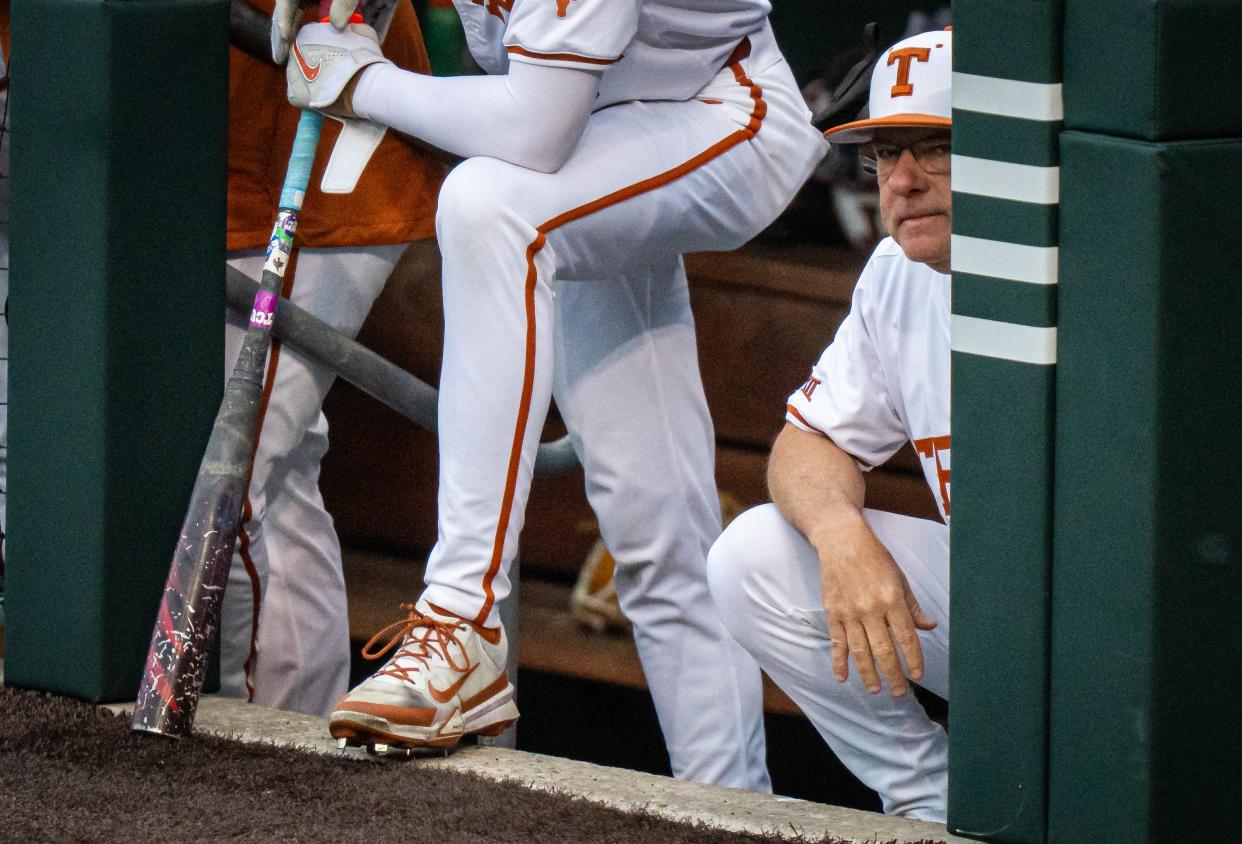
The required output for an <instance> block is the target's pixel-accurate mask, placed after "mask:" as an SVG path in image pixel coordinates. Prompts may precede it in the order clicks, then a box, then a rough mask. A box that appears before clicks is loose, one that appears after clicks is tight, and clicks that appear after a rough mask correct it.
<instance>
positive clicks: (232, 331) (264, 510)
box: [220, 244, 406, 715]
mask: <svg viewBox="0 0 1242 844" xmlns="http://www.w3.org/2000/svg"><path fill="white" fill-rule="evenodd" d="M405 247H406V244H396V245H387V246H370V247H356V248H349V249H300V250H298V259H297V265H296V268H295V271H294V276H293V289H292V291H291V293H290V300H291V301H292V302H294V303H295V304H297V305H299V306H300V307H302V308H304V309H305V310H307V311H308V312H310V313H312V314H314V315H315V316H317V317H319V318H320V319H321V320H323V321H324V322H326V323H328V324H329V325H331V326H332V327H333V328H335V329H337V330H338V331H342V332H344V333H346V334H348V335H349V336H351V337H352V336H354V335H355V334H357V333H358V330H359V329H360V328H361V327H362V323H363V321H364V320H365V319H366V316H367V314H368V313H369V312H370V310H371V305H372V303H373V302H374V301H375V298H376V297H377V296H378V295H379V293H380V291H381V290H382V289H383V287H384V283H385V282H386V281H387V280H388V276H389V275H390V274H391V273H392V269H393V267H394V266H395V265H396V263H397V260H398V259H399V258H400V257H401V254H402V253H403V252H404V251H405ZM263 261H264V250H261V249H256V250H246V251H244V252H237V253H233V254H232V255H231V256H230V261H229V263H231V264H232V265H233V266H234V267H237V268H238V269H240V270H241V271H242V272H244V273H246V274H247V275H249V276H250V277H251V278H254V279H256V280H258V278H259V277H260V276H261V275H262V271H263ZM245 329H246V320H245V319H244V318H242V317H241V316H239V315H235V314H233V313H232V312H230V313H229V317H228V322H227V325H226V328H225V346H226V350H225V351H226V354H225V360H226V361H227V369H226V373H227V372H231V371H232V367H233V364H234V362H235V361H236V360H237V355H238V352H239V351H240V350H241V343H242V339H243V337H244V335H245ZM273 365H274V366H275V367H276V369H275V375H274V377H273V376H272V375H271V373H270V372H269V374H268V378H267V383H269V384H270V385H271V391H270V398H269V399H268V404H267V411H266V413H265V414H264V417H263V425H262V428H261V430H260V434H259V443H258V449H257V451H256V452H255V461H254V471H253V474H252V475H251V480H250V487H249V491H248V497H247V507H246V510H245V512H244V513H243V522H242V531H241V534H240V536H239V537H238V549H237V551H236V553H235V554H234V557H233V565H232V567H231V569H230V571H229V585H228V588H227V589H226V590H225V595H224V607H223V610H222V619H221V625H220V626H221V631H220V657H221V685H222V688H221V691H222V692H223V693H224V694H226V695H230V696H233V697H245V698H249V699H251V700H253V701H254V702H255V703H259V704H262V705H264V706H271V707H276V708H278V709H290V710H294V711H297V712H305V713H308V714H313V715H327V714H328V713H329V712H330V711H331V709H332V705H333V704H335V703H336V702H337V701H338V700H340V698H341V697H342V696H344V694H345V692H346V691H347V690H348V683H349V620H348V616H347V607H346V602H345V580H344V576H343V575H342V572H341V548H340V544H339V542H338V541H337V537H336V531H335V529H334V528H333V524H332V517H331V516H330V515H328V513H327V511H326V510H325V509H324V506H323V499H322V498H321V497H320V494H319V463H320V460H322V458H323V455H324V454H325V453H326V452H327V449H328V423H327V419H325V418H324V415H323V412H322V410H321V407H322V405H323V400H324V397H325V396H327V394H328V389H329V388H330V387H331V386H332V382H333V381H334V380H335V378H336V375H335V373H333V372H331V371H329V370H327V369H325V368H323V367H321V366H319V365H318V364H314V363H312V362H310V361H308V360H307V359H306V358H304V357H303V356H302V355H301V354H300V353H298V352H297V351H295V350H294V349H293V348H291V347H289V346H287V345H282V346H281V348H280V350H279V352H278V353H276V354H275V355H273V356H269V359H268V368H269V370H270V369H271V367H272V366H273Z"/></svg>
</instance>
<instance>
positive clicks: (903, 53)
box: [887, 47, 931, 97]
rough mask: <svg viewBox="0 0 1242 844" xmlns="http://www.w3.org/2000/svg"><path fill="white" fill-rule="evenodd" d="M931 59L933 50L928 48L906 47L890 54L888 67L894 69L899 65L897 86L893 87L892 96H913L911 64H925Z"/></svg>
mask: <svg viewBox="0 0 1242 844" xmlns="http://www.w3.org/2000/svg"><path fill="white" fill-rule="evenodd" d="M930 58H931V49H930V48H928V47H906V48H905V49H902V50H893V52H891V53H889V54H888V63H887V66H888V67H892V66H893V63H894V62H896V63H897V84H896V85H894V86H893V90H892V92H891V94H892V96H894V97H908V96H910V95H911V94H913V93H914V85H913V84H912V83H911V82H910V63H911V62H913V61H920V62H925V61H927V60H928V59H930Z"/></svg>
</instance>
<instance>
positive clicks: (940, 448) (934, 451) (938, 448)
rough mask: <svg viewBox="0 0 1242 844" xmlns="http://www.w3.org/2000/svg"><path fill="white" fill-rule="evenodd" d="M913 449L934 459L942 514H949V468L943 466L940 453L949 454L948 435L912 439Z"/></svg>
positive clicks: (921, 455) (923, 455)
mask: <svg viewBox="0 0 1242 844" xmlns="http://www.w3.org/2000/svg"><path fill="white" fill-rule="evenodd" d="M914 450H915V451H917V452H918V453H919V456H920V457H926V458H927V459H929V460H934V461H935V463H936V477H937V478H938V479H939V480H940V503H941V504H943V505H944V514H945V515H946V516H948V515H949V469H947V468H945V466H944V464H943V462H942V461H941V459H940V456H941V455H948V454H949V437H948V436H947V435H946V436H943V437H924V438H923V439H921V440H915V441H914Z"/></svg>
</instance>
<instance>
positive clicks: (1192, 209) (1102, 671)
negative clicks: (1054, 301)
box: [955, 132, 1242, 844]
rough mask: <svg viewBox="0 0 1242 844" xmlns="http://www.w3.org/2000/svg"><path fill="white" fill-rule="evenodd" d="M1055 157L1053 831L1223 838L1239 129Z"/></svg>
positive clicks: (1067, 141)
mask: <svg viewBox="0 0 1242 844" xmlns="http://www.w3.org/2000/svg"><path fill="white" fill-rule="evenodd" d="M1062 167H1063V172H1064V180H1063V181H1064V186H1065V188H1064V196H1063V198H1062V203H1063V205H1062V214H1063V218H1064V227H1063V230H1062V235H1061V239H1062V249H1063V252H1062V274H1061V301H1060V308H1061V313H1060V320H1061V325H1060V329H1061V361H1060V364H1059V365H1058V373H1057V397H1058V407H1059V412H1058V418H1057V458H1056V507H1057V511H1056V524H1057V529H1056V559H1055V569H1054V578H1053V585H1054V604H1053V622H1054V626H1053V687H1052V746H1051V758H1052V774H1053V775H1052V778H1051V783H1050V805H1049V830H1050V834H1051V838H1052V840H1053V841H1056V842H1065V844H1070V842H1075V844H1076V842H1083V841H1091V842H1098V843H1099V844H1111V842H1116V843H1117V844H1158V842H1174V841H1236V840H1237V839H1238V831H1237V819H1236V817H1235V816H1234V814H1233V812H1232V811H1230V809H1229V807H1230V806H1232V801H1233V800H1235V799H1237V795H1238V794H1239V792H1240V791H1242V777H1240V776H1239V767H1238V759H1239V758H1242V731H1240V730H1239V729H1238V721H1239V716H1240V715H1242V705H1240V704H1239V700H1242V681H1240V680H1239V675H1238V672H1237V666H1238V665H1242V635H1240V634H1239V631H1238V620H1239V619H1242V518H1239V513H1242V473H1240V472H1239V467H1242V437H1240V436H1239V435H1238V408H1239V403H1238V387H1239V385H1240V384H1242V354H1239V352H1238V289H1239V288H1238V276H1237V261H1236V259H1235V257H1234V255H1233V254H1232V251H1231V249H1230V243H1231V242H1232V241H1233V239H1234V238H1236V225H1235V222H1234V221H1235V219H1236V216H1237V186H1238V182H1237V174H1238V173H1242V140H1238V139H1234V140H1223V141H1184V142H1176V143H1164V144H1153V143H1145V142H1139V141H1132V140H1125V139H1119V138H1110V137H1105V136H1101V135H1092V134H1087V133H1078V132H1067V133H1066V134H1065V135H1064V136H1063V143H1062ZM955 726H956V722H955Z"/></svg>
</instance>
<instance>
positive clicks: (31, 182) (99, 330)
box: [5, 0, 228, 701]
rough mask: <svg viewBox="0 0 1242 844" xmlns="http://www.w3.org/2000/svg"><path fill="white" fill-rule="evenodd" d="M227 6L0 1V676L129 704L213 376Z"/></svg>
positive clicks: (122, 0) (199, 449) (217, 349)
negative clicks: (5, 262)
mask: <svg viewBox="0 0 1242 844" xmlns="http://www.w3.org/2000/svg"><path fill="white" fill-rule="evenodd" d="M227 44H228V3H227V2H225V0H104V2H99V0H14V2H13V61H12V91H11V94H10V100H9V102H10V107H11V109H12V117H11V123H12V127H13V138H12V143H13V147H12V169H13V184H12V189H13V214H12V219H13V228H12V231H13V238H12V267H11V272H12V282H11V288H12V293H11V303H10V315H11V325H12V328H11V335H10V336H11V343H12V356H11V357H12V359H11V363H10V392H11V396H10V402H11V405H10V406H11V415H10V419H9V424H10V446H9V461H10V462H9V478H10V484H9V494H10V495H9V504H8V506H9V524H10V532H9V539H8V552H9V553H8V561H7V563H8V570H7V578H6V584H5V586H6V589H7V591H8V595H7V619H6V630H5V647H6V651H7V652H6V654H5V682H6V683H7V684H9V685H12V686H21V687H26V688H35V689H44V690H48V691H55V692H60V693H64V694H68V695H72V696H75V697H80V698H85V699H88V700H94V701H100V700H127V699H132V698H133V696H134V694H135V691H136V689H137V684H138V677H139V673H140V671H141V669H142V664H143V658H144V656H145V653H146V648H147V644H148V642H149V640H150V635H151V626H152V623H153V621H154V613H155V609H156V607H157V605H158V603H159V597H160V593H161V591H162V589H163V583H164V578H165V576H166V574H167V571H168V565H169V561H170V560H171V557H172V551H173V548H174V547H175V545H176V541H177V536H178V531H179V528H180V523H181V518H182V516H183V515H184V512H185V506H186V501H187V498H188V496H189V491H190V488H191V485H192V484H193V481H194V476H195V472H196V470H197V466H198V462H199V460H200V459H201V457H202V453H203V447H204V444H205V442H206V437H207V433H208V431H209V429H210V427H211V422H212V419H213V416H214V413H215V409H216V407H217V406H218V404H219V400H220V392H221V388H222V378H221V374H222V370H223V365H222V364H223V314H224V307H225V306H224V285H223V281H224V278H223V272H222V266H223V260H224V235H225V176H226V167H227V162H226V156H227V110H228V51H227Z"/></svg>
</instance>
